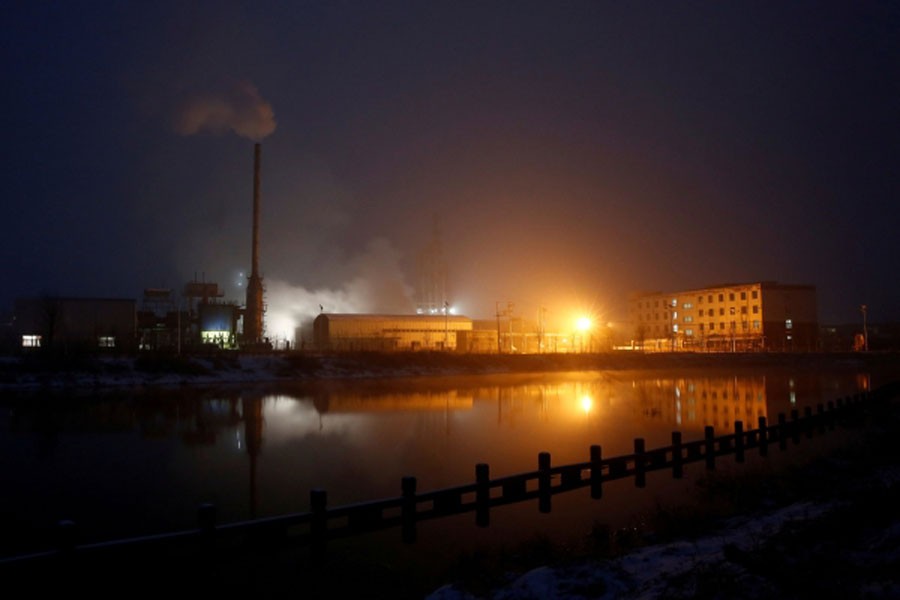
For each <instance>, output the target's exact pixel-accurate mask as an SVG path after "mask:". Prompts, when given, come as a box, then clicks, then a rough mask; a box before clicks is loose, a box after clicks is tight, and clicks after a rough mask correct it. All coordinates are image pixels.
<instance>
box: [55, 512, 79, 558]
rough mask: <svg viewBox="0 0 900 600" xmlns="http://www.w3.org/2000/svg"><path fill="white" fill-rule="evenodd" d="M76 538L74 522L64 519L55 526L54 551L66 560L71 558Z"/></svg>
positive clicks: (76, 532)
mask: <svg viewBox="0 0 900 600" xmlns="http://www.w3.org/2000/svg"><path fill="white" fill-rule="evenodd" d="M77 537H78V527H77V526H76V525H75V521H71V520H68V519H65V520H62V521H59V522H58V523H57V524H56V549H57V550H58V551H59V553H60V554H62V555H63V556H65V557H66V558H71V557H72V555H73V554H74V553H75V545H76V541H77Z"/></svg>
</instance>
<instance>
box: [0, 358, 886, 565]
mask: <svg viewBox="0 0 900 600" xmlns="http://www.w3.org/2000/svg"><path fill="white" fill-rule="evenodd" d="M868 386H869V381H868V378H867V376H865V375H858V374H855V373H854V374H844V375H835V374H809V373H805V374H773V373H765V372H761V373H741V374H733V373H728V374H722V373H675V374H661V373H655V372H654V373H647V372H640V373H625V372H579V373H560V374H543V375H528V376H497V377H478V378H446V379H430V380H415V381H414V380H402V381H400V380H397V381H393V380H380V381H375V382H359V383H341V384H338V383H332V384H328V385H317V386H311V385H301V384H297V385H296V386H291V387H283V388H279V389H277V390H239V389H232V390H229V391H211V390H192V391H183V390H182V391H178V392H173V393H163V392H156V393H151V394H142V395H126V396H119V397H115V398H107V397H97V398H92V399H88V400H76V399H74V398H69V399H66V401H65V402H51V401H49V400H47V399H43V400H41V401H37V400H35V399H31V400H29V401H27V402H21V403H17V404H12V405H11V408H10V410H8V411H5V412H4V414H3V416H2V417H0V456H2V458H0V467H2V469H3V472H4V478H5V481H6V485H5V489H6V491H5V492H4V494H3V495H2V499H0V507H2V513H3V514H9V515H15V516H16V519H15V520H16V523H17V525H16V526H15V528H14V531H13V535H11V536H9V537H8V538H7V545H4V546H0V550H2V551H3V554H4V555H6V554H10V553H12V552H17V551H19V548H20V547H21V544H24V543H26V542H24V541H23V539H21V538H30V539H31V540H32V541H33V542H34V543H35V544H39V543H41V542H42V541H46V538H45V536H46V534H47V530H48V529H49V527H50V526H52V524H53V523H54V522H56V520H58V519H63V518H69V519H74V520H75V521H76V522H78V523H79V524H80V525H81V527H82V531H83V532H84V534H85V536H86V537H87V538H89V539H98V540H100V539H111V538H116V537H120V536H130V535H139V534H147V533H158V532H160V531H169V530H179V529H186V528H191V527H194V526H195V523H196V521H195V516H196V508H197V506H199V505H200V504H201V503H203V502H213V503H215V504H216V505H217V507H218V508H219V518H220V521H221V522H232V521H239V520H244V519H248V518H253V517H262V516H269V515H277V514H284V513H289V512H305V511H307V510H308V508H309V500H308V499H309V491H310V490H311V489H313V488H320V489H325V490H326V491H327V492H328V504H329V505H331V506H336V505H341V504H346V503H353V502H360V501H365V500H372V499H376V498H381V497H388V496H397V495H399V492H400V480H401V478H402V477H404V476H408V475H412V476H416V477H417V480H418V489H419V490H420V491H426V490H431V489H436V488H442V487H448V486H454V485H460V484H465V483H469V482H471V481H473V480H474V469H475V465H476V464H478V463H488V464H489V465H490V470H491V475H492V476H502V475H506V474H511V473H516V472H522V471H528V470H532V469H534V468H536V466H537V455H538V453H540V452H549V453H550V454H551V457H552V462H553V464H563V463H572V462H582V461H586V460H588V457H589V447H590V446H591V445H592V444H600V445H601V446H602V448H603V454H604V456H607V457H609V456H614V455H618V454H627V453H629V452H631V451H632V450H633V443H634V438H636V437H641V438H644V439H645V440H646V444H647V447H648V448H653V447H657V446H663V445H668V443H669V441H670V439H671V437H670V436H671V432H672V431H675V430H677V431H681V432H682V434H683V436H684V439H685V440H686V441H688V440H692V439H698V438H700V437H702V432H703V428H704V426H706V425H713V426H714V427H715V428H716V430H717V432H722V433H724V432H729V431H732V430H733V424H734V421H735V420H742V421H743V422H744V423H745V428H747V429H751V428H755V427H756V423H757V420H758V418H759V417H766V418H767V419H768V420H769V421H770V422H774V421H775V420H777V416H778V414H779V413H790V411H791V410H794V409H799V410H802V409H803V408H804V407H806V406H811V407H815V406H816V405H817V404H819V403H827V402H828V401H832V400H836V399H838V398H840V397H844V396H847V395H850V394H853V393H856V392H858V391H861V390H864V389H867V388H868ZM689 482H690V478H687V482H672V481H671V480H667V481H666V482H665V483H661V484H659V485H658V487H657V488H654V489H648V490H634V489H633V484H627V485H623V484H620V483H617V484H615V485H613V486H612V489H613V490H617V491H615V493H613V492H610V493H607V494H606V496H605V497H604V499H603V500H602V501H601V502H599V503H598V502H596V501H595V502H590V501H589V498H587V492H585V491H583V490H582V491H576V492H572V493H571V494H572V497H571V498H570V497H566V498H560V497H554V499H553V502H554V505H555V506H561V507H563V508H564V509H563V510H555V511H554V514H555V515H556V516H554V517H545V516H543V515H541V516H537V515H535V512H536V509H535V508H534V507H515V508H509V509H504V512H502V513H499V514H498V515H496V516H495V517H494V518H493V522H492V526H491V528H490V530H491V532H490V535H492V536H495V537H496V536H502V535H505V534H507V533H512V532H515V531H519V532H521V530H522V525H523V522H525V523H527V524H528V525H529V526H537V525H539V524H540V522H541V521H542V520H545V519H551V518H552V519H555V521H554V525H553V527H559V526H560V523H561V522H563V521H568V522H570V524H572V523H580V524H581V525H580V526H584V522H585V521H586V520H587V519H596V518H598V514H601V513H602V515H603V518H605V519H608V520H615V518H616V515H624V513H625V511H628V510H633V509H634V508H635V506H636V505H637V504H639V503H640V502H652V501H653V499H654V495H660V494H663V495H665V494H670V493H676V490H683V488H685V486H687V485H690V483H689ZM458 521H459V519H456V521H454V523H456V522H458ZM427 527H429V528H432V529H435V530H437V531H441V528H442V527H443V526H442V525H439V524H435V525H428V526H427ZM447 527H449V525H447ZM453 527H456V525H455V524H454V525H453ZM472 529H473V530H472V532H471V536H473V537H477V536H479V535H485V533H484V532H477V531H474V526H473V528H472ZM444 533H446V530H445V531H444ZM13 544H18V546H16V547H13Z"/></svg>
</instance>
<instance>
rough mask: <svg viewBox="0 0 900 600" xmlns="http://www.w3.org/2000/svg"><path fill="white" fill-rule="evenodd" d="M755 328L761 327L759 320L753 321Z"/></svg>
mask: <svg viewBox="0 0 900 600" xmlns="http://www.w3.org/2000/svg"><path fill="white" fill-rule="evenodd" d="M753 329H759V321H753Z"/></svg>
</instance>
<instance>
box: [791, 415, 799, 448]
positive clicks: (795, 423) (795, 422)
mask: <svg viewBox="0 0 900 600" xmlns="http://www.w3.org/2000/svg"><path fill="white" fill-rule="evenodd" d="M791 436H792V438H793V440H794V443H795V444H799V443H800V411H798V410H797V409H796V408H795V409H793V410H792V411H791Z"/></svg>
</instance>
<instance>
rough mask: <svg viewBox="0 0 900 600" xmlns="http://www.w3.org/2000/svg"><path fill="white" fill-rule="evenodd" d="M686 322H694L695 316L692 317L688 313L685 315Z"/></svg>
mask: <svg viewBox="0 0 900 600" xmlns="http://www.w3.org/2000/svg"><path fill="white" fill-rule="evenodd" d="M684 322H685V323H693V322H694V317H692V316H690V315H686V316H685V317H684Z"/></svg>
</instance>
